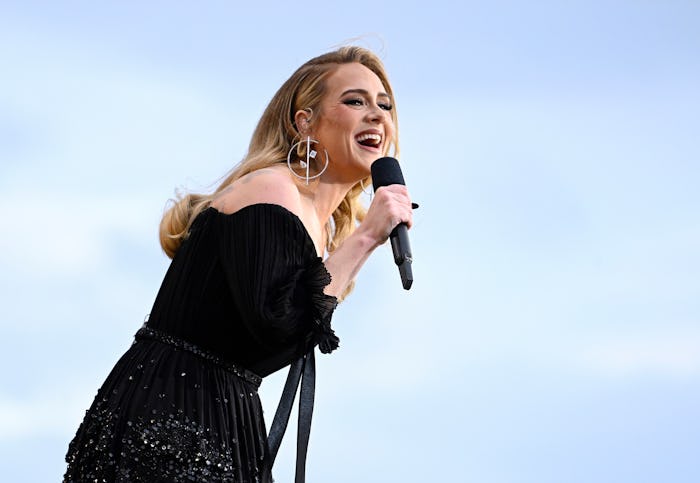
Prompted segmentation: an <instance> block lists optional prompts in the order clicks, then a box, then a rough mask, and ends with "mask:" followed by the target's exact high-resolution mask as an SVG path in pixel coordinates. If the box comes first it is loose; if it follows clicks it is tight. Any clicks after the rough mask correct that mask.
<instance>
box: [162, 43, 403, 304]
mask: <svg viewBox="0 0 700 483" xmlns="http://www.w3.org/2000/svg"><path fill="white" fill-rule="evenodd" d="M355 62H356V63H359V64H362V65H364V66H365V67H367V68H368V69H370V70H371V71H372V72H374V73H375V74H376V75H377V77H379V80H380V81H381V82H382V85H383V87H384V89H385V90H386V93H387V94H389V96H391V99H392V103H393V104H394V106H395V102H394V101H393V97H394V96H393V91H392V89H391V84H390V83H389V79H388V77H387V74H386V71H385V69H384V66H383V64H382V62H381V60H380V59H379V58H378V57H377V56H376V55H375V54H374V53H372V52H371V51H369V50H367V49H364V48H362V47H356V46H346V47H341V48H339V49H338V50H335V51H332V52H328V53H326V54H323V55H320V56H318V57H315V58H313V59H311V60H309V61H308V62H306V63H305V64H304V65H302V66H301V67H299V68H298V69H297V70H296V72H294V74H292V76H291V77H290V78H289V79H287V81H286V82H285V83H284V84H283V85H282V87H280V89H279V90H278V91H277V93H275V95H274V96H273V98H272V100H271V101H270V103H269V104H268V105H267V108H265V111H264V112H263V115H262V117H261V118H260V121H259V122H258V125H257V127H256V128H255V131H254V133H253V137H252V139H251V141H250V145H249V147H248V153H247V154H246V156H245V157H244V158H243V160H242V161H241V162H240V163H239V164H238V166H237V167H236V168H234V169H233V170H232V171H231V172H230V174H229V175H228V176H226V178H225V179H224V180H223V182H222V183H221V184H220V185H219V187H218V188H217V189H216V190H215V191H214V192H213V193H211V194H198V193H188V194H184V195H181V194H180V193H178V194H177V196H176V199H175V200H170V201H171V203H172V206H170V207H169V208H168V209H167V210H166V211H165V213H164V215H163V219H162V220H161V223H160V244H161V246H162V248H163V251H164V252H165V253H166V254H167V255H168V256H169V257H170V258H172V257H173V256H175V253H176V252H177V250H178V248H179V247H180V244H181V243H182V241H183V240H184V239H185V238H186V237H187V235H188V232H189V229H190V226H191V224H192V222H193V220H194V219H195V218H196V217H197V215H198V214H199V213H201V212H202V211H203V210H205V209H206V208H207V207H208V206H209V205H210V204H211V201H212V200H213V199H214V198H215V197H216V195H217V194H219V193H220V192H221V191H222V190H224V189H225V188H226V187H227V186H228V185H230V184H231V183H232V182H233V181H235V180H237V179H238V178H240V177H242V176H245V175H246V174H248V173H250V172H252V171H256V170H258V169H262V168H266V167H269V166H272V165H275V164H278V163H281V162H286V157H287V153H288V152H289V149H290V147H291V145H292V144H293V143H294V142H295V138H297V136H298V135H299V133H298V130H297V127H296V125H295V122H294V115H295V113H296V112H297V111H299V110H304V109H306V110H309V109H310V110H311V112H313V113H315V112H320V111H321V109H320V104H321V100H322V99H323V96H324V95H325V93H326V79H327V78H328V77H329V76H330V75H331V74H332V73H333V72H334V71H335V69H336V68H337V67H338V66H339V65H342V64H350V63H355ZM391 117H392V120H393V122H394V127H395V131H394V132H395V134H394V138H393V139H392V140H391V145H388V146H387V147H386V152H385V154H386V153H388V152H389V150H390V148H391V147H393V150H394V155H398V151H399V146H398V119H397V116H396V108H395V107H394V109H392V111H391ZM365 181H366V183H365V184H368V182H369V178H368V179H367V180H365ZM361 192H362V187H361V184H360V183H357V184H356V185H355V186H353V188H352V189H350V191H349V192H348V193H347V195H346V196H345V198H344V199H343V200H342V201H341V203H340V205H339V206H338V208H336V210H335V211H334V212H333V217H332V220H329V222H328V223H327V224H326V231H327V234H328V236H327V246H326V249H327V250H328V252H329V253H330V252H333V251H334V250H335V249H336V248H337V247H338V246H339V245H340V244H341V243H342V242H343V240H345V239H346V238H347V237H348V236H349V235H350V234H351V233H352V232H353V231H354V230H355V227H356V226H357V223H358V222H361V221H362V220H363V219H364V217H365V214H366V210H365V208H364V206H362V204H361V203H360V200H359V197H360V193H361ZM351 290H352V284H351V286H350V287H349V288H348V290H347V291H346V293H345V294H343V296H345V295H347V293H349V292H350V291H351Z"/></svg>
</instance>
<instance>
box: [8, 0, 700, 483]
mask: <svg viewBox="0 0 700 483" xmlns="http://www.w3.org/2000/svg"><path fill="white" fill-rule="evenodd" d="M348 43H356V44H358V45H362V46H364V47H368V48H371V49H372V50H374V51H375V52H377V53H378V54H379V55H380V57H381V58H382V59H383V61H384V62H385V65H386V67H387V70H388V72H389V77H390V79H391V82H392V84H393V87H394V91H395V94H396V100H395V101H396V102H395V104H396V107H397V110H398V115H399V126H400V136H401V153H400V160H401V163H402V167H403V172H404V177H405V179H406V183H407V185H408V187H409V189H410V192H411V195H412V197H413V199H414V200H415V201H417V202H419V203H420V205H421V207H420V209H419V210H417V211H416V214H415V225H414V227H413V229H412V230H411V233H410V236H411V243H412V247H413V253H414V275H415V279H416V280H415V283H414V286H413V288H412V289H411V290H410V291H408V292H407V291H404V290H403V289H402V288H401V284H400V280H399V276H398V273H397V271H396V267H395V266H394V265H393V263H392V261H391V253H390V249H389V248H388V247H386V246H385V247H381V248H380V249H378V250H377V251H376V252H375V253H374V254H373V255H372V257H371V258H370V260H369V261H368V262H367V264H366V265H365V267H364V268H363V270H362V272H361V273H360V275H359V277H358V283H357V288H356V290H355V292H354V293H353V294H352V295H351V296H350V297H349V298H348V299H347V300H346V301H345V302H344V303H343V304H341V305H340V306H339V308H338V309H337V311H336V313H335V316H334V319H333V324H334V327H335V330H336V333H337V334H338V335H339V337H340V339H341V348H340V349H339V350H338V351H336V352H334V353H333V354H332V355H328V356H326V355H323V356H319V357H318V358H317V366H318V367H317V372H318V374H317V395H316V407H315V412H314V422H313V426H312V435H311V443H310V447H309V456H308V460H307V481H309V482H310V483H313V482H329V481H333V482H339V483H343V482H356V481H377V482H419V481H420V482H424V481H457V482H478V483H561V482H571V483H579V482H580V483H584V482H586V483H590V482H596V483H602V482H616V483H619V482H633V483H643V482H662V481H663V482H674V483H684V482H697V481H700V460H698V458H697V454H698V450H699V449H700V417H698V411H697V408H698V406H699V404H700V324H699V322H700V302H699V301H700V283H698V282H699V274H700V251H699V250H698V247H699V246H700V217H699V216H698V213H700V194H699V192H698V189H697V186H698V185H699V184H700V148H699V147H698V142H697V140H698V112H700V87H699V86H700V3H698V2H695V1H690V0H688V1H680V0H670V1H650V0H648V1H644V0H637V1H610V2H604V1H597V0H589V1H567V2H559V1H556V2H555V1H551V2H550V1H538V0H533V1H528V2H518V1H514V0H496V1H490V2H472V1H464V2H452V1H446V0H436V1H433V2H430V3H425V2H420V3H418V2H413V1H401V2H392V1H387V2H382V3H381V4H380V3H379V2H367V1H357V2H353V3H343V4H335V3H332V2H318V1H315V0H312V1H308V2H305V3H304V4H299V3H295V2H277V3H275V2H246V3H240V2H223V1H222V2H208V1H203V2H197V4H196V5H195V4H194V3H192V2H179V1H168V2H164V1H160V2H158V1H152V2H135V1H124V2H114V1H112V2H110V1H104V2H88V1H61V2H37V1H31V0H29V1H23V2H2V3H1V4H0V61H1V62H2V71H3V74H2V75H1V76H0V214H1V216H2V229H1V230H2V231H1V232H0V233H2V236H0V307H2V311H1V312H0V313H1V315H0V336H1V337H2V340H3V350H2V351H1V352H0V380H1V381H2V383H1V385H0V474H2V475H3V481H12V482H43V481H60V479H61V477H62V475H63V472H64V471H65V463H64V462H63V458H64V455H65V452H66V449H67V445H68V442H69V441H70V439H71V438H72V437H73V435H74V434H75V431H76V429H77V427H78V425H79V423H80V421H81V419H82V416H83V414H84V411H85V410H86V409H87V408H88V406H89V405H90V403H91V402H92V398H93V397H94V395H95V393H96V391H97V389H98V387H99V386H100V385H101V383H102V381H103V380H104V378H105V377H106V375H107V374H108V372H109V370H110V369H111V367H112V366H113V365H114V363H115V362H116V360H117V359H118V358H119V356H120V355H121V354H122V353H123V352H124V351H125V350H126V349H127V348H128V347H129V344H130V343H131V340H132V337H133V334H134V333H135V332H136V330H137V329H138V328H139V326H140V325H141V323H142V321H143V319H144V317H145V315H146V314H147V313H148V312H149V311H150V308H151V304H152V303H153V299H154V297H155V295H156V292H157V290H158V287H159V285H160V282H161V280H162V277H163V275H164V273H165V270H166V269H167V266H168V259H167V258H166V257H165V255H164V254H163V253H162V252H161V250H160V248H159V245H158V240H157V225H158V222H159V220H160V216H161V214H162V210H163V207H164V206H165V203H166V201H167V200H168V198H171V197H173V196H174V194H175V190H176V189H180V190H193V191H206V190H210V189H212V188H213V187H214V186H215V183H216V181H217V180H218V179H219V178H220V177H221V176H223V175H224V174H225V173H226V172H227V171H228V170H229V169H231V168H232V167H233V166H234V165H235V164H236V163H237V162H238V161H239V160H240V159H241V158H242V157H243V155H244V153H245V150H246V147H247V144H248V141H249V139H250V136H251V134H252V130H253V128H254V126H255V124H256V122H257V120H258V118H259V116H260V114H261V113H262V110H263V109H264V107H265V105H266V103H267V102H268V101H269V99H270V98H271V97H272V95H273V94H274V92H275V91H276V90H277V88H278V87H279V86H280V85H281V84H282V83H283V82H284V80H286V78H287V77H288V76H289V75H290V74H291V73H292V72H293V71H294V69H296V68H297V67H298V66H299V65H301V64H302V63H304V62H305V61H306V60H308V59H309V58H311V57H313V56H316V55H319V54H321V53H323V52H326V51H328V50H331V49H333V48H335V47H337V46H338V45H344V44H348ZM366 202H367V203H369V199H366ZM284 372H285V371H280V372H279V373H276V374H274V375H272V376H270V377H268V378H266V380H265V381H264V382H263V385H262V387H261V390H260V394H261V398H262V400H263V405H264V407H265V411H266V415H267V420H268V424H269V423H270V421H271V419H272V415H273V414H274V409H275V408H276V404H277V402H278V400H279V395H280V392H281V388H282V385H283V383H284V377H285V373H284ZM294 448H295V434H294V431H293V428H291V427H290V431H289V432H288V434H287V436H286V438H285V441H284V443H283V446H282V450H281V453H280V455H279V457H278V460H277V462H276V465H275V475H276V479H277V481H280V482H286V481H292V475H293V467H294Z"/></svg>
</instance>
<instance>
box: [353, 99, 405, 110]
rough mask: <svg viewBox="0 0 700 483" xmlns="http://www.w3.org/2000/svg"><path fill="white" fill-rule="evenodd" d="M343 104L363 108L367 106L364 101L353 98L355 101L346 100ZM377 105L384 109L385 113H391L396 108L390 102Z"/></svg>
mask: <svg viewBox="0 0 700 483" xmlns="http://www.w3.org/2000/svg"><path fill="white" fill-rule="evenodd" d="M343 104H345V105H348V106H356V107H362V106H364V105H366V102H365V100H364V99H359V98H353V99H346V100H344V101H343ZM377 105H378V106H379V108H380V109H382V110H384V111H391V110H392V109H393V108H394V106H393V105H391V104H390V103H388V102H380V103H378V104H377Z"/></svg>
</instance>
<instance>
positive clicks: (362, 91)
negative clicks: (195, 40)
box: [340, 89, 391, 99]
mask: <svg viewBox="0 0 700 483" xmlns="http://www.w3.org/2000/svg"><path fill="white" fill-rule="evenodd" d="M346 94H362V95H364V96H367V97H369V91H367V90H365V89H348V90H347V91H345V92H343V93H342V94H341V95H340V96H341V97H342V96H344V95H346ZM377 96H379V97H387V98H389V99H391V96H390V95H389V94H387V93H386V92H380V93H379V94H377Z"/></svg>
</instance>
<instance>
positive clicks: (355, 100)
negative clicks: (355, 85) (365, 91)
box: [343, 98, 365, 106]
mask: <svg viewBox="0 0 700 483" xmlns="http://www.w3.org/2000/svg"><path fill="white" fill-rule="evenodd" d="M343 104H346V105H348V106H364V105H365V101H364V100H363V99H360V98H352V99H346V100H344V101H343Z"/></svg>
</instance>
